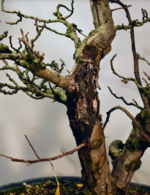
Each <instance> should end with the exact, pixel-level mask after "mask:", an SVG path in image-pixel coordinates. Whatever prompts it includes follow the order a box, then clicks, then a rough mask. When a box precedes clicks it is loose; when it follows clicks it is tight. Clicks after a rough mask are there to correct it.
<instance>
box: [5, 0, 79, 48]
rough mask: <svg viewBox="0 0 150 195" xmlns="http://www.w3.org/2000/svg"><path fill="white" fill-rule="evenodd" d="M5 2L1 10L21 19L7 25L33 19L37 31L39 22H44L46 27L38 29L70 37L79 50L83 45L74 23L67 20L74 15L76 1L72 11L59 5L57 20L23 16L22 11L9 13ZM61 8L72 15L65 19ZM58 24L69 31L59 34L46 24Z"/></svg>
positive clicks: (56, 13) (55, 13)
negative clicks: (60, 10) (5, 7)
mask: <svg viewBox="0 0 150 195" xmlns="http://www.w3.org/2000/svg"><path fill="white" fill-rule="evenodd" d="M4 1H5V0H1V10H2V11H3V12H6V13H11V14H16V15H17V16H18V17H19V19H18V20H17V21H16V22H14V23H12V22H6V23H7V24H11V25H14V24H17V23H18V22H21V21H22V18H28V19H32V20H35V23H36V29H37V21H38V22H43V23H44V25H43V26H44V27H43V26H38V27H42V28H46V29H48V30H50V31H52V32H55V33H56V34H60V35H63V36H66V37H69V38H70V39H71V40H72V41H74V44H75V48H77V47H78V46H79V44H80V43H81V41H80V38H79V37H78V36H77V34H76V31H75V29H74V27H73V26H74V24H73V23H72V24H71V23H69V22H68V21H66V19H67V18H69V17H70V16H71V15H72V14H73V10H74V8H73V3H74V0H72V3H71V8H72V9H71V10H70V9H69V8H67V7H66V6H65V5H62V4H59V5H58V6H57V11H56V12H54V13H53V15H55V16H56V17H57V19H56V20H50V19H48V20H44V19H39V18H37V17H33V16H28V15H25V14H22V13H21V12H20V11H18V12H17V11H7V10H5V9H4ZM60 7H64V8H66V9H67V10H68V11H71V13H70V14H69V15H68V16H66V17H63V16H62V14H61V13H60V12H59V8H60ZM57 22H60V23H62V24H63V25H65V26H66V28H67V31H66V33H65V34H63V33H59V32H57V31H55V30H53V29H51V28H49V27H47V26H46V25H45V24H50V23H57ZM76 26H77V25H76Z"/></svg>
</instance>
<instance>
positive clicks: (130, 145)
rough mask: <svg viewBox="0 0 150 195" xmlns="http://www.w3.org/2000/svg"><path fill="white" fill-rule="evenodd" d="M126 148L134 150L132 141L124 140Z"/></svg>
mask: <svg viewBox="0 0 150 195" xmlns="http://www.w3.org/2000/svg"><path fill="white" fill-rule="evenodd" d="M126 148H127V149H128V150H129V151H130V152H135V146H134V144H133V142H132V141H130V140H127V142H126Z"/></svg>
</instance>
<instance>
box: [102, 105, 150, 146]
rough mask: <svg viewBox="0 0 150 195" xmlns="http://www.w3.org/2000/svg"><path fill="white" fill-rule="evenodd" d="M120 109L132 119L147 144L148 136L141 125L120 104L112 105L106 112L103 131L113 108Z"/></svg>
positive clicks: (149, 141)
mask: <svg viewBox="0 0 150 195" xmlns="http://www.w3.org/2000/svg"><path fill="white" fill-rule="evenodd" d="M117 109H119V110H122V111H123V112H124V113H125V114H126V115H127V116H128V117H129V118H130V119H131V120H132V121H133V123H134V124H135V125H136V126H137V128H138V129H139V133H140V135H141V137H142V138H143V139H145V140H146V141H147V142H148V143H149V144H150V138H149V137H148V136H147V135H146V134H145V133H144V131H143V129H142V127H141V125H140V124H139V123H138V122H137V120H136V119H135V118H134V117H133V116H132V115H131V114H130V113H129V112H128V111H127V110H126V109H125V108H123V107H121V106H116V107H113V108H112V109H110V110H109V111H108V112H107V117H106V120H105V123H104V125H103V131H104V129H105V127H106V125H107V123H108V122H109V117H110V114H111V112H113V111H114V110H117Z"/></svg>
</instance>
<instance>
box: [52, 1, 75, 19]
mask: <svg viewBox="0 0 150 195" xmlns="http://www.w3.org/2000/svg"><path fill="white" fill-rule="evenodd" d="M73 4H74V0H72V2H71V10H70V9H69V8H68V7H67V6H66V5H63V4H58V6H57V11H56V12H54V13H53V14H54V15H55V16H56V17H57V18H58V19H60V18H63V19H64V20H66V19H67V18H69V17H70V16H72V14H73V11H74V7H73ZM61 7H63V8H65V9H66V10H68V11H70V14H69V15H68V16H66V17H63V16H62V14H61V13H60V11H59V9H60V8H61Z"/></svg>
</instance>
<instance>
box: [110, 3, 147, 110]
mask: <svg viewBox="0 0 150 195" xmlns="http://www.w3.org/2000/svg"><path fill="white" fill-rule="evenodd" d="M111 2H112V3H117V4H119V5H120V6H121V7H123V9H124V10H125V12H126V17H127V19H128V21H129V25H131V26H132V27H131V29H130V34H131V46H132V53H133V59H134V74H135V78H136V80H137V82H138V84H139V85H141V86H142V83H141V78H140V73H139V54H138V53H136V46H135V35H134V23H136V22H137V20H134V21H132V20H131V16H130V12H129V10H128V7H127V6H126V5H125V4H123V3H122V2H121V1H120V0H111ZM142 14H143V23H145V22H147V21H150V18H148V14H147V12H146V10H144V9H142ZM138 90H139V93H140V96H141V98H142V101H143V104H144V106H145V108H147V109H148V110H149V112H150V107H149V105H148V101H147V99H146V97H145V96H144V95H143V94H142V92H141V90H140V89H139V88H138Z"/></svg>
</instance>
